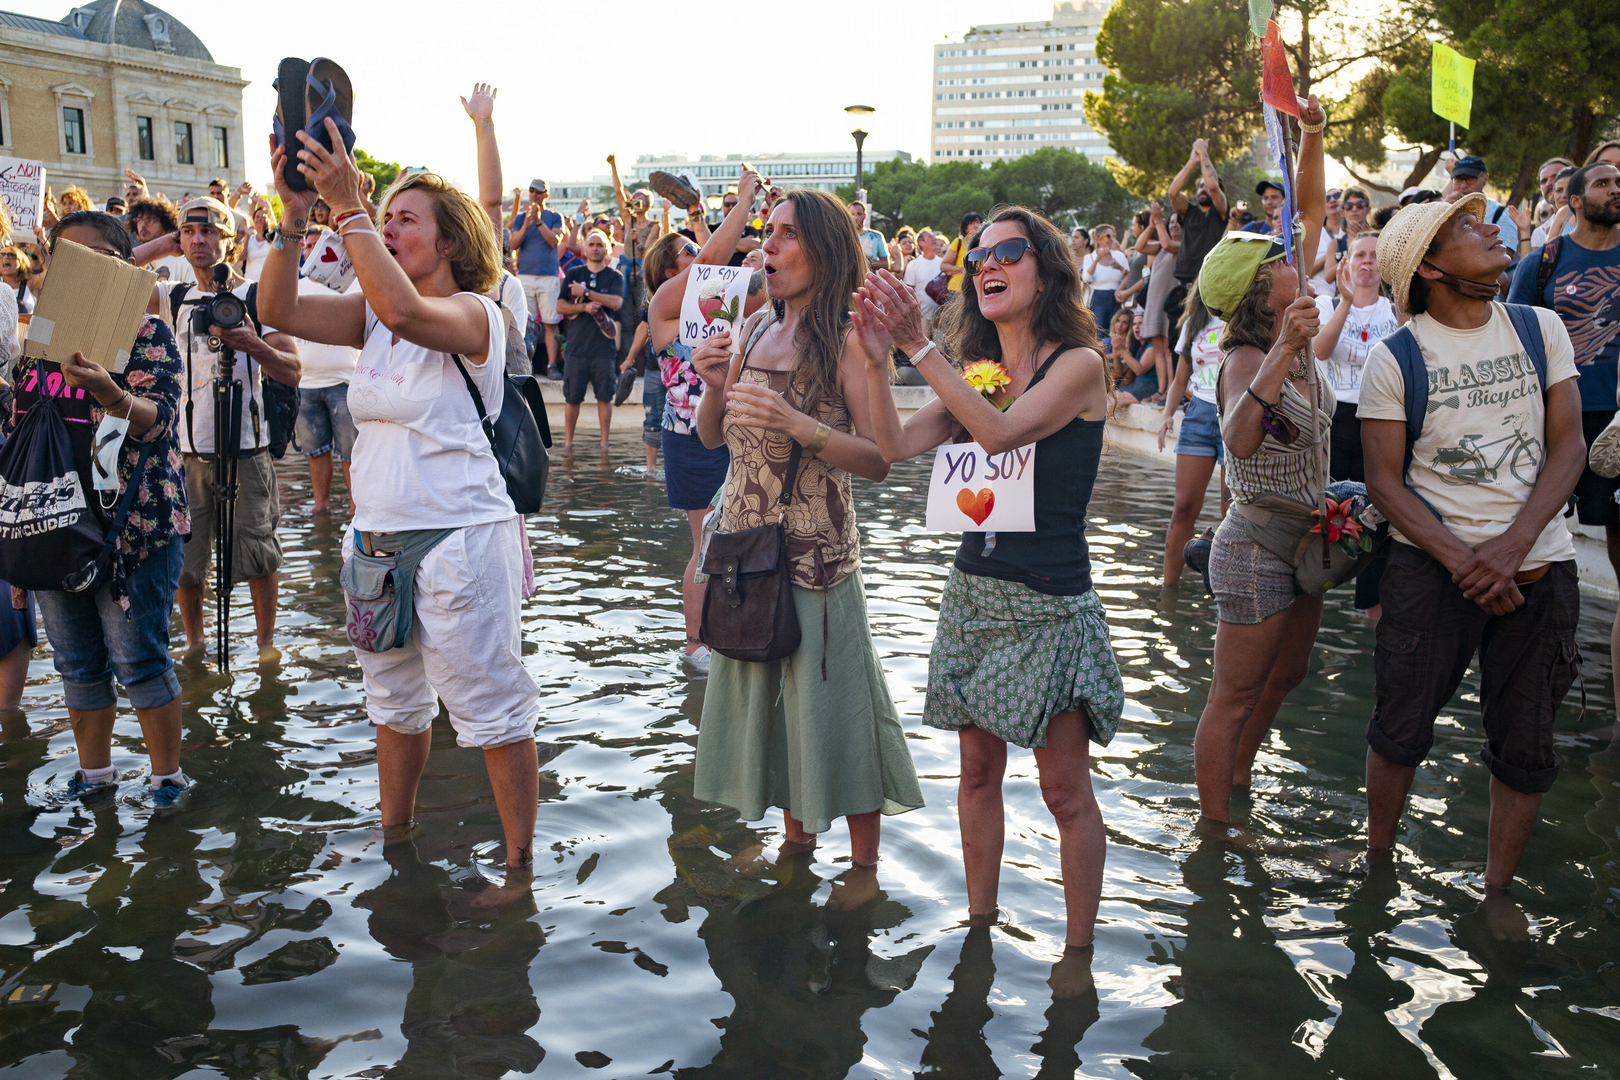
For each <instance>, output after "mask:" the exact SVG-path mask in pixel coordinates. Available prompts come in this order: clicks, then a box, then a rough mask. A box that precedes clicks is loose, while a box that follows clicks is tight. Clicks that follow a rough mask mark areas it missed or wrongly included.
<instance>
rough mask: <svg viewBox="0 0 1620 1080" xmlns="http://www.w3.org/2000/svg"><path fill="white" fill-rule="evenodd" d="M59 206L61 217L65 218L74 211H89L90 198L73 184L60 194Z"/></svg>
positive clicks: (82, 189)
mask: <svg viewBox="0 0 1620 1080" xmlns="http://www.w3.org/2000/svg"><path fill="white" fill-rule="evenodd" d="M59 205H60V206H61V209H62V216H63V217H67V216H68V215H69V214H71V213H73V212H74V211H76V210H89V209H91V206H90V196H89V194H88V193H87V192H86V191H85V190H84V188H82V187H80V186H79V185H77V184H74V185H73V186H72V187H70V188H68V189H67V190H66V191H64V192H62V198H61V200H60V202H59Z"/></svg>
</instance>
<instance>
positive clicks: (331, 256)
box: [321, 247, 338, 262]
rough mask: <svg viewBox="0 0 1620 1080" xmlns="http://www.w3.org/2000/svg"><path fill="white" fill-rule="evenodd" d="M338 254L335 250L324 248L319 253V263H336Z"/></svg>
mask: <svg viewBox="0 0 1620 1080" xmlns="http://www.w3.org/2000/svg"><path fill="white" fill-rule="evenodd" d="M337 261H338V253H337V249H335V248H330V247H329V248H326V249H325V250H324V251H322V252H321V262H337Z"/></svg>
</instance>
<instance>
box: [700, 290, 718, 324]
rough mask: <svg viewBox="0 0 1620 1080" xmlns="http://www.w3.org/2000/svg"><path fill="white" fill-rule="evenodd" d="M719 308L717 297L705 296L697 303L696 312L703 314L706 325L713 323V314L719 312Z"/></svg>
mask: <svg viewBox="0 0 1620 1080" xmlns="http://www.w3.org/2000/svg"><path fill="white" fill-rule="evenodd" d="M721 306H722V305H721V303H720V298H719V297H718V296H706V297H704V298H703V299H702V300H699V301H698V311H700V312H702V313H703V321H704V322H706V323H712V322H714V313H715V312H717V311H719V310H720V308H721Z"/></svg>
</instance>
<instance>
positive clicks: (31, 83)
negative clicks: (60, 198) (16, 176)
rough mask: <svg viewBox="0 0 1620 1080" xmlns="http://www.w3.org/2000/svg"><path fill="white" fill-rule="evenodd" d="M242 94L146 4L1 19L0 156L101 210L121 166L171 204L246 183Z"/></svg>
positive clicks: (97, 2)
mask: <svg viewBox="0 0 1620 1080" xmlns="http://www.w3.org/2000/svg"><path fill="white" fill-rule="evenodd" d="M246 85H247V83H246V81H244V80H243V78H242V73H241V70H240V69H238V68H233V67H225V66H223V65H221V64H217V63H215V62H214V58H213V56H212V54H210V53H209V51H208V49H207V47H206V46H204V45H203V43H202V42H201V41H199V40H198V39H197V35H195V34H193V33H192V32H191V31H190V30H189V29H188V28H187V27H186V26H185V25H184V24H183V23H181V22H180V21H179V20H178V19H176V18H174V17H173V16H171V15H170V14H169V13H168V12H166V11H163V10H162V9H161V8H157V7H154V6H153V5H151V4H148V3H144V2H143V0H93V2H91V3H88V4H85V5H83V6H81V7H76V8H73V9H72V10H71V11H70V12H68V14H67V16H66V17H65V18H63V19H62V20H61V21H60V22H51V21H49V20H48V19H40V18H35V17H33V16H28V15H16V14H12V13H10V12H6V11H0V156H5V157H15V158H29V159H34V160H37V161H41V162H43V163H44V165H45V171H46V179H47V181H48V182H49V184H50V185H51V187H52V188H53V189H54V190H55V191H57V192H58V193H60V192H61V191H62V190H63V189H64V188H66V187H68V186H69V185H70V184H77V185H79V186H80V187H82V188H84V189H85V190H86V191H88V192H89V193H90V197H91V199H92V200H94V202H95V203H96V204H97V205H99V204H101V203H102V202H103V201H104V200H106V199H107V197H108V196H110V195H114V194H121V193H122V191H123V183H124V170H125V169H133V170H134V171H135V172H137V173H140V174H141V175H142V176H144V177H146V180H147V183H148V184H149V185H150V187H151V190H153V191H163V192H166V193H167V194H168V195H169V196H170V197H172V198H179V197H180V196H181V195H183V194H184V193H186V192H188V191H189V192H198V193H206V191H207V187H208V181H209V180H210V179H211V178H213V177H215V176H219V177H223V178H224V179H226V180H227V181H229V183H230V184H231V186H233V187H234V186H235V185H237V184H239V183H241V182H242V181H243V180H244V179H246V176H247V168H246V160H245V154H246V149H247V147H246V143H245V142H244V132H243V125H242V119H243V118H242V88H243V87H244V86H246ZM260 126H262V125H260ZM260 141H261V142H262V140H260ZM256 145H257V144H256Z"/></svg>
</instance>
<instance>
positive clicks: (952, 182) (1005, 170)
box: [838, 147, 1136, 236]
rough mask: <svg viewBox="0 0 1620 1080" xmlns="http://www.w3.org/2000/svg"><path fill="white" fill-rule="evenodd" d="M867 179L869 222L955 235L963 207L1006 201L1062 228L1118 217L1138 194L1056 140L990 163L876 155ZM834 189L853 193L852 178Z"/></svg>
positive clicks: (882, 227) (985, 209) (986, 208)
mask: <svg viewBox="0 0 1620 1080" xmlns="http://www.w3.org/2000/svg"><path fill="white" fill-rule="evenodd" d="M865 179H866V198H867V201H868V202H870V203H871V204H872V218H873V226H872V227H873V228H875V229H878V230H879V231H881V232H883V233H885V234H887V235H891V236H892V235H893V234H894V233H895V232H897V231H898V230H899V228H900V226H902V225H910V226H911V227H912V228H913V229H921V228H924V227H928V228H932V229H936V230H938V231H940V232H943V233H945V234H946V235H948V236H955V235H956V233H957V231H958V228H959V226H960V223H961V220H962V217H963V215H964V214H967V213H968V212H969V211H973V212H977V213H980V214H986V215H988V214H989V213H990V211H991V210H992V209H994V208H995V207H997V206H1000V205H1002V204H1005V203H1019V204H1022V205H1024V206H1029V207H1033V208H1034V209H1036V210H1039V211H1040V212H1041V213H1042V214H1045V215H1046V216H1047V217H1049V218H1051V219H1052V221H1054V222H1055V223H1057V224H1058V225H1060V226H1063V227H1069V226H1072V225H1077V224H1087V223H1090V222H1095V221H1113V222H1118V221H1122V220H1123V219H1124V217H1125V215H1126V214H1128V213H1129V212H1130V208H1131V205H1132V203H1133V202H1135V201H1136V200H1134V199H1133V198H1132V196H1131V194H1130V193H1129V192H1127V191H1126V190H1125V189H1124V188H1122V187H1120V186H1119V184H1118V183H1117V182H1116V181H1115V180H1114V177H1113V174H1112V173H1110V172H1109V171H1108V169H1106V168H1105V167H1103V166H1102V165H1098V164H1096V163H1094V162H1092V161H1089V160H1087V159H1086V157H1085V155H1083V154H1078V153H1076V152H1075V151H1073V150H1069V149H1067V148H1059V147H1044V148H1042V149H1040V150H1037V151H1035V152H1034V153H1032V154H1026V155H1024V156H1023V157H1019V158H1015V159H1013V160H1011V161H997V162H995V163H993V164H992V165H990V167H988V168H986V167H984V166H982V165H980V164H978V163H977V162H974V161H942V162H938V163H936V164H934V165H924V164H923V163H922V162H919V161H910V162H904V161H900V160H898V159H896V160H894V161H880V162H878V163H877V164H875V165H873V166H872V170H871V171H870V172H869V173H867V174H866V178H865ZM838 196H839V198H841V199H844V200H845V201H848V200H850V199H853V198H854V197H855V187H854V185H853V184H845V185H844V186H843V187H840V188H839V189H838Z"/></svg>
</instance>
